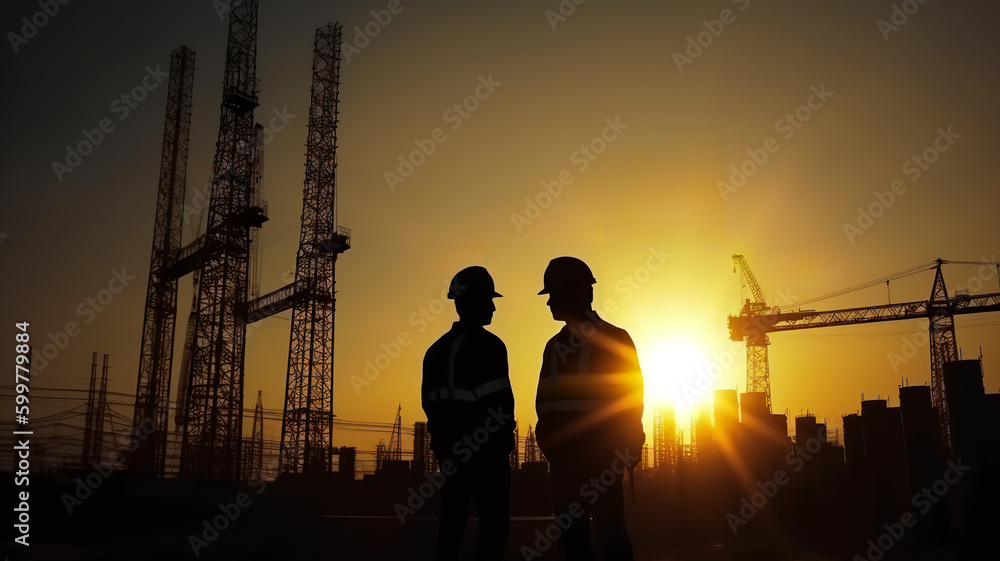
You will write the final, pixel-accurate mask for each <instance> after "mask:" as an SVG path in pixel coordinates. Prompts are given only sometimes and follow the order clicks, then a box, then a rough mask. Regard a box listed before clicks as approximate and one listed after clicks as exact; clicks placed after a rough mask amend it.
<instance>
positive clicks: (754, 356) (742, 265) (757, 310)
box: [733, 255, 771, 411]
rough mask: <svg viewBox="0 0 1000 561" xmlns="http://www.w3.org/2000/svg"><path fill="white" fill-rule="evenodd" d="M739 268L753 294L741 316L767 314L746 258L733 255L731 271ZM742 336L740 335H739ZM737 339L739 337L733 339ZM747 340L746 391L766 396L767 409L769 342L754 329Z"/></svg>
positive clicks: (765, 335)
mask: <svg viewBox="0 0 1000 561" xmlns="http://www.w3.org/2000/svg"><path fill="white" fill-rule="evenodd" d="M736 269H739V271H740V274H741V280H742V281H743V282H745V283H746V284H747V286H749V287H750V292H751V293H752V294H753V298H754V299H753V301H750V299H749V298H747V299H746V301H745V302H744V304H743V309H742V310H741V311H740V316H739V317H741V318H743V317H745V318H751V317H757V316H762V315H766V314H769V313H770V312H771V310H770V309H769V308H768V307H767V301H766V300H765V298H764V291H763V290H761V289H760V285H759V284H757V279H756V278H755V277H754V276H753V271H751V270H750V266H749V265H747V261H746V259H745V258H744V257H743V256H742V255H733V272H734V273H735V272H736ZM741 338H742V337H741ZM734 340H737V341H738V340H739V339H734ZM746 342H747V390H746V391H748V392H760V393H763V394H764V395H765V396H766V399H767V410H768V411H770V410H771V373H770V371H769V370H768V360H767V346H768V345H770V344H771V342H770V340H769V339H768V337H767V333H766V332H762V331H755V332H753V333H749V334H747V335H746Z"/></svg>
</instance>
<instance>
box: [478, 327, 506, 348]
mask: <svg viewBox="0 0 1000 561" xmlns="http://www.w3.org/2000/svg"><path fill="white" fill-rule="evenodd" d="M469 338H470V340H472V341H475V343H476V344H477V345H481V346H483V347H485V348H487V349H489V350H492V351H503V352H507V345H506V344H505V343H504V342H503V339H501V338H500V337H499V336H497V334H496V333H493V332H492V331H487V330H486V329H475V330H473V331H471V332H469Z"/></svg>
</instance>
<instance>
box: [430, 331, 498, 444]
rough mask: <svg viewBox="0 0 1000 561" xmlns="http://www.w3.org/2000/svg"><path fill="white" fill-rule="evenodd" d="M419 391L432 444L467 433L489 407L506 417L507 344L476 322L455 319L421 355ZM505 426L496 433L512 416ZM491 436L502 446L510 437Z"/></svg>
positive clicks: (483, 418)
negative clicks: (466, 324)
mask: <svg viewBox="0 0 1000 561" xmlns="http://www.w3.org/2000/svg"><path fill="white" fill-rule="evenodd" d="M420 391H421V397H422V403H423V409H424V413H425V414H426V415H427V430H428V432H429V433H430V434H431V438H432V445H434V442H433V441H434V440H435V439H436V440H437V441H438V442H437V445H448V444H449V443H450V442H452V441H455V440H457V439H461V438H462V437H464V436H470V435H472V433H473V432H474V431H475V430H476V429H478V428H481V427H483V426H484V423H485V421H486V419H487V418H489V417H490V416H491V415H490V411H491V410H494V411H495V412H496V411H499V412H501V413H503V414H505V415H511V416H512V415H513V412H514V394H513V392H512V391H511V387H510V377H509V373H508V364H507V347H506V346H505V345H504V344H503V341H501V340H500V338H499V337H497V336H496V335H494V334H493V333H490V332H489V331H486V330H485V329H483V328H482V327H480V326H475V327H468V326H464V325H462V324H461V322H455V323H454V324H453V325H452V328H451V330H450V331H448V332H447V333H445V334H444V335H443V336H441V338H440V339H438V340H437V341H436V342H435V343H434V344H433V345H431V347H430V348H429V349H428V350H427V353H426V354H425V355H424V364H423V381H422V383H421V390H420ZM507 425H509V426H507ZM507 425H505V426H504V427H503V428H502V429H501V430H500V431H498V432H505V433H509V432H510V431H512V430H513V427H514V423H513V419H511V421H510V422H509V423H508V424H507ZM491 426H492V425H491ZM491 440H494V441H496V442H498V443H502V447H507V446H509V444H510V442H508V441H510V440H511V436H509V435H507V434H503V435H498V437H497V438H495V439H494V438H492V436H491ZM498 446H499V445H498Z"/></svg>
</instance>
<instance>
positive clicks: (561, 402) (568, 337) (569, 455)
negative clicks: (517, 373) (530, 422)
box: [535, 312, 646, 461]
mask: <svg viewBox="0 0 1000 561" xmlns="http://www.w3.org/2000/svg"><path fill="white" fill-rule="evenodd" d="M642 394H643V388H642V372H641V371H640V369H639V359H638V356H637V354H636V350H635V344H634V343H633V342H632V338H631V337H630V336H629V334H628V333H627V332H626V331H625V330H624V329H621V328H618V327H615V326H614V325H611V324H610V323H608V322H606V321H604V320H603V319H601V318H600V317H599V316H598V315H597V313H596V312H590V313H589V316H588V320H587V321H585V322H583V323H582V324H580V325H579V326H575V327H569V326H568V325H567V326H565V327H563V328H562V330H560V331H559V332H558V333H556V335H555V336H553V337H552V338H551V339H549V342H548V343H547V344H546V345H545V353H544V356H543V358H542V368H541V372H540V373H539V378H538V393H537V394H536V398H535V408H536V412H537V413H538V426H537V427H536V430H535V434H536V438H537V439H538V445H539V447H540V448H541V449H542V452H543V453H545V455H546V457H547V458H548V459H549V460H550V461H559V460H560V458H566V459H567V460H569V461H571V460H572V459H574V458H580V454H585V455H587V457H589V458H591V459H597V460H602V461H603V460H604V459H608V460H609V461H610V459H611V458H613V457H614V455H615V452H621V453H626V450H627V451H628V453H629V454H632V455H636V456H638V455H640V454H641V448H642V444H643V443H644V442H645V438H646V436H645V433H644V432H643V429H642V411H643V401H642V400H643V395H642Z"/></svg>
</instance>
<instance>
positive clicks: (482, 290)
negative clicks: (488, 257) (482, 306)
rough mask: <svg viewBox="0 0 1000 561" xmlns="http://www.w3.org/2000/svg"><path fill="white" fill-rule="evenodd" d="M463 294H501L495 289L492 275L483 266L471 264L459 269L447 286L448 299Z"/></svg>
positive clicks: (495, 295) (482, 296)
mask: <svg viewBox="0 0 1000 561" xmlns="http://www.w3.org/2000/svg"><path fill="white" fill-rule="evenodd" d="M465 296H477V297H481V298H499V297H501V296H503V295H502V294H500V293H499V292H497V291H496V289H495V287H494V285H493V277H491V276H490V273H489V271H487V270H486V268H485V267H479V266H473V267H466V268H464V269H462V270H461V271H459V272H458V273H457V274H456V275H455V278H453V279H451V285H450V286H449V287H448V299H449V300H454V299H455V298H461V297H465Z"/></svg>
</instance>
